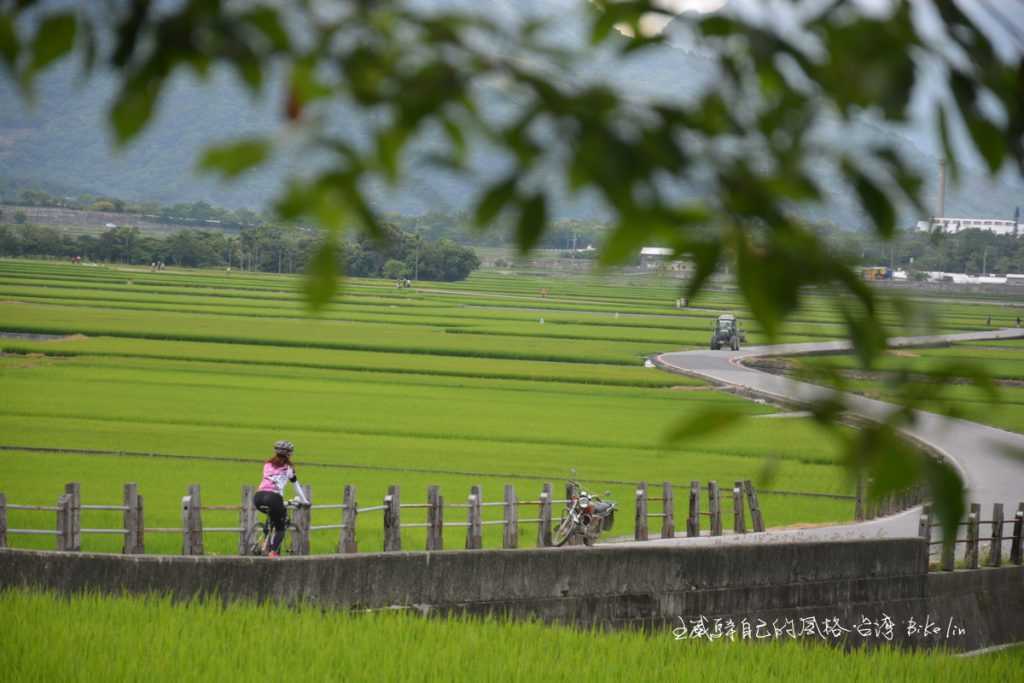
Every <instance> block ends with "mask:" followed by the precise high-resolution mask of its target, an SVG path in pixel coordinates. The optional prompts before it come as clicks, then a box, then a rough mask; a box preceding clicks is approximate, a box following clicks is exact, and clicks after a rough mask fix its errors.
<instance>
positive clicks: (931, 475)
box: [925, 458, 967, 543]
mask: <svg viewBox="0 0 1024 683" xmlns="http://www.w3.org/2000/svg"><path fill="white" fill-rule="evenodd" d="M925 477H926V481H927V482H928V487H929V489H930V492H931V494H932V510H933V512H935V514H936V515H937V516H938V518H939V524H940V525H941V526H942V538H943V540H944V541H946V542H947V543H948V542H950V541H952V540H953V539H955V538H956V532H957V528H958V527H957V525H958V524H959V523H960V520H961V519H963V518H964V513H965V511H966V509H967V506H966V504H965V503H964V484H963V481H961V479H960V474H959V472H957V471H956V468H954V467H953V466H952V465H951V464H949V463H948V462H946V461H945V460H939V459H938V458H927V459H926V461H925Z"/></svg>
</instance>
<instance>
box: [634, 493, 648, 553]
mask: <svg viewBox="0 0 1024 683" xmlns="http://www.w3.org/2000/svg"><path fill="white" fill-rule="evenodd" d="M633 538H634V539H635V540H637V541H646V540H647V482H646V481H642V482H640V483H639V484H638V485H637V487H636V520H635V522H634V523H633Z"/></svg>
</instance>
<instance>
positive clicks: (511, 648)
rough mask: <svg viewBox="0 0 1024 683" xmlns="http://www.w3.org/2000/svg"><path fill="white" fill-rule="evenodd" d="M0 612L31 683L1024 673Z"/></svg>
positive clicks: (9, 671)
mask: <svg viewBox="0 0 1024 683" xmlns="http://www.w3.org/2000/svg"><path fill="white" fill-rule="evenodd" d="M0 610H2V611H3V613H4V615H5V616H6V623H5V636H4V639H3V644H2V645H0V667H2V670H3V671H4V675H5V677H6V678H7V680H11V681H19V682H21V683H37V682H38V683H43V682H47V683H48V682H49V681H96V680H117V681H183V680H184V681H191V680H204V681H206V680H211V681H215V680H216V681H226V680H260V679H262V678H265V677H266V676H267V675H268V672H269V671H274V672H278V673H279V675H283V676H286V677H292V678H297V679H299V680H308V681H330V680H339V679H345V680H357V681H362V680H385V681H398V680H401V681H428V680H430V681H432V680H445V681H463V680H465V681H481V680H484V681H490V680H502V681H537V680H580V679H584V680H590V679H599V680H635V681H691V680H707V681H725V680H729V681H736V680H739V681H793V680H800V681H824V682H828V683H831V682H833V681H837V680H842V681H864V682H868V681H870V682H872V683H873V682H875V681H908V680H912V681H917V680H927V681H935V682H936V683H942V682H945V681H949V682H953V681H967V680H972V681H974V680H976V681H1011V680H1016V679H1017V678H1018V677H1019V672H1020V668H1021V665H1022V664H1024V648H1022V647H1016V648H1012V649H1006V650H999V651H996V652H992V653H988V654H984V655H979V656H975V657H968V658H963V657H955V656H952V655H949V654H944V653H937V652H920V651H918V652H901V651H897V650H892V649H890V648H877V649H874V650H870V651H857V652H854V653H851V654H845V655H844V654H840V653H837V652H836V650H834V649H831V648H829V647H827V646H825V645H821V644H817V643H813V642H812V643H804V642H802V641H789V640H784V641H773V642H758V643H757V644H756V645H755V646H751V644H750V643H747V642H744V641H742V640H737V641H736V642H727V641H716V642H714V643H708V642H703V641H702V642H694V641H676V640H674V638H673V637H672V633H671V630H670V629H667V628H666V629H665V630H664V631H662V632H656V633H653V634H650V635H646V634H643V633H639V632H630V631H620V632H600V631H581V630H577V629H570V628H564V627H550V626H544V625H542V624H539V623H531V622H526V623H524V622H518V623H510V622H504V621H498V620H474V619H469V618H464V617H453V618H448V619H424V618H422V617H418V616H414V615H411V614H393V613H380V612H378V613H373V614H363V615H354V614H351V613H344V612H324V611H321V610H319V609H316V608H314V607H310V606H304V607H299V608H287V607H276V606H269V605H255V604H246V603H236V604H232V605H228V606H222V605H219V604H210V603H190V604H185V605H182V604H174V603H173V602H172V601H171V600H169V599H166V598H160V597H113V598H111V597H107V598H104V597H98V596H95V595H85V596H79V597H76V599H74V600H67V599H66V598H63V597H56V596H52V595H49V594H46V593H37V592H30V591H4V592H0ZM271 629H275V630H276V631H277V634H275V635H273V636H270V635H268V632H270V630H271ZM140 653H145V656H140ZM382 655H383V656H382Z"/></svg>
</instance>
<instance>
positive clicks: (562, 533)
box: [551, 517, 574, 548]
mask: <svg viewBox="0 0 1024 683" xmlns="http://www.w3.org/2000/svg"><path fill="white" fill-rule="evenodd" d="M573 530H574V525H573V523H572V517H566V518H565V519H563V520H562V523H561V524H559V525H558V528H557V529H555V533H554V535H553V536H552V537H551V543H552V544H553V545H554V546H555V547H556V548H560V547H562V546H563V545H565V542H566V541H568V540H569V537H570V536H572V532H573Z"/></svg>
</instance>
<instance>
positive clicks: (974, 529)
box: [964, 503, 981, 569]
mask: <svg viewBox="0 0 1024 683" xmlns="http://www.w3.org/2000/svg"><path fill="white" fill-rule="evenodd" d="M970 510H971V511H970V513H969V514H968V515H967V545H966V548H965V550H964V565H965V566H966V567H967V568H968V569H977V568H978V554H979V553H978V536H979V534H978V527H979V525H980V521H981V506H980V505H978V504H977V503H971V508H970Z"/></svg>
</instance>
